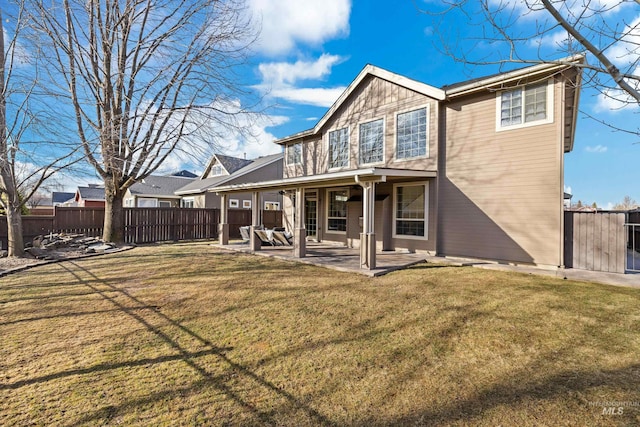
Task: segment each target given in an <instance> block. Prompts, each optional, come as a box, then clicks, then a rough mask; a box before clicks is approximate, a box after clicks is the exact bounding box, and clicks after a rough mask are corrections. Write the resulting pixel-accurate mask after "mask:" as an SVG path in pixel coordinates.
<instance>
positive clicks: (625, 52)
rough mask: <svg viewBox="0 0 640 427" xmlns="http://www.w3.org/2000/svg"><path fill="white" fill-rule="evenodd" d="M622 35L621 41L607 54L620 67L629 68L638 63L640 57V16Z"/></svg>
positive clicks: (608, 50) (607, 51)
mask: <svg viewBox="0 0 640 427" xmlns="http://www.w3.org/2000/svg"><path fill="white" fill-rule="evenodd" d="M620 34H621V35H622V38H621V40H620V41H618V42H616V43H615V44H613V45H612V46H611V47H610V48H609V49H607V50H606V53H607V56H608V57H609V58H611V61H613V62H615V63H616V64H617V65H618V66H625V65H627V66H628V65H629V64H631V63H635V62H637V61H638V57H639V56H640V15H638V16H637V17H636V19H635V20H634V21H633V22H632V23H631V24H629V25H627V26H626V27H625V29H624V30H623V31H622V32H621V33H620ZM636 71H637V70H636Z"/></svg>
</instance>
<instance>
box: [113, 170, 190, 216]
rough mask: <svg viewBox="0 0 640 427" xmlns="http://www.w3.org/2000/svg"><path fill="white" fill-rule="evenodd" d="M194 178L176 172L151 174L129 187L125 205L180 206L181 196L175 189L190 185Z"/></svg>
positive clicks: (146, 206) (124, 201)
mask: <svg viewBox="0 0 640 427" xmlns="http://www.w3.org/2000/svg"><path fill="white" fill-rule="evenodd" d="M183 172H186V171H183ZM180 173H181V172H180ZM193 180H194V178H193V177H187V178H185V177H182V176H176V174H174V175H170V176H160V175H149V176H148V177H146V178H144V179H143V180H142V181H140V182H136V183H135V184H133V185H132V186H131V187H129V189H127V192H126V193H125V195H124V199H123V204H124V207H137V208H156V207H158V208H172V207H173V208H176V207H179V206H180V196H178V195H176V194H175V191H176V190H178V189H180V188H182V187H184V186H185V185H188V184H189V183H191V182H192V181H193Z"/></svg>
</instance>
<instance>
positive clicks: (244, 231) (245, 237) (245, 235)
mask: <svg viewBox="0 0 640 427" xmlns="http://www.w3.org/2000/svg"><path fill="white" fill-rule="evenodd" d="M250 230H251V227H249V226H248V225H246V226H244V227H240V237H242V241H243V242H248V241H249V240H251V236H250V235H249V231H250Z"/></svg>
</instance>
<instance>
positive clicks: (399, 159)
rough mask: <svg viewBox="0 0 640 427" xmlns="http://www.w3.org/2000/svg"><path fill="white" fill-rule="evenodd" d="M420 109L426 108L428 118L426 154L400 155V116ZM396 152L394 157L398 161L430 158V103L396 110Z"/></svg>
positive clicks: (426, 125)
mask: <svg viewBox="0 0 640 427" xmlns="http://www.w3.org/2000/svg"><path fill="white" fill-rule="evenodd" d="M418 110H425V116H426V119H427V122H426V124H425V141H424V142H425V154H424V155H420V156H413V157H402V158H401V157H398V152H399V150H398V116H400V115H401V114H407V113H412V112H414V111H418ZM394 124H395V153H394V157H395V160H396V161H398V162H407V161H412V160H416V159H428V158H429V136H430V133H429V126H430V124H431V108H430V104H424V105H421V106H417V107H412V108H408V109H406V110H401V111H398V112H396V114H395V123H394Z"/></svg>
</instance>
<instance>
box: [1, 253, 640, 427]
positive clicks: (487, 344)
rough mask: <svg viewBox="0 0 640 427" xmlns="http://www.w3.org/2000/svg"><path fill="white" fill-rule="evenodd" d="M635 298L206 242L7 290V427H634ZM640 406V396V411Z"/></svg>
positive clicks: (33, 273) (24, 280) (125, 256)
mask: <svg viewBox="0 0 640 427" xmlns="http://www.w3.org/2000/svg"><path fill="white" fill-rule="evenodd" d="M639 302H640V292H639V291H638V290H633V289H624V288H615V287H607V286H601V285H594V284H587V283H576V282H569V281H560V280H556V279H551V278H546V277H536V276H525V275H519V274H510V273H503V272H494V271H486V270H478V269H473V268H454V267H442V266H435V265H429V264H419V265H416V266H414V267H412V268H409V269H407V270H404V271H400V272H396V273H392V274H389V275H387V276H384V277H381V278H376V279H371V278H365V277H361V276H358V275H353V274H346V273H338V272H334V271H330V270H326V269H322V268H316V267H312V266H307V265H300V264H293V263H287V262H284V261H277V260H273V259H269V258H263V257H253V256H249V255H242V254H238V253H228V252H223V251H220V250H217V249H215V248H212V247H210V246H207V245H202V244H200V245H162V246H154V247H142V248H138V249H135V250H133V251H129V252H124V253H121V254H118V255H110V256H105V257H98V258H93V259H87V260H83V261H75V262H65V263H61V264H55V265H50V266H44V267H37V268H35V269H33V270H30V271H28V272H23V273H20V274H17V275H14V276H8V277H5V278H3V279H0V336H1V337H2V346H1V347H0V372H2V378H1V379H0V397H1V399H0V425H69V426H70V425H102V424H108V425H117V424H123V425H154V426H158V425H264V424H267V425H269V424H271V425H354V426H365V425H367V426H368V425H505V426H506V425H554V426H555V425H633V424H637V423H639V422H640V407H636V408H629V407H627V408H624V410H623V414H622V415H602V411H603V408H602V407H601V406H594V404H592V402H601V401H616V400H617V401H623V402H640V361H639V358H638V355H639V349H640V333H639V332H640V322H639V321H640V312H639V311H638V308H639ZM638 404H640V403H638Z"/></svg>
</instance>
